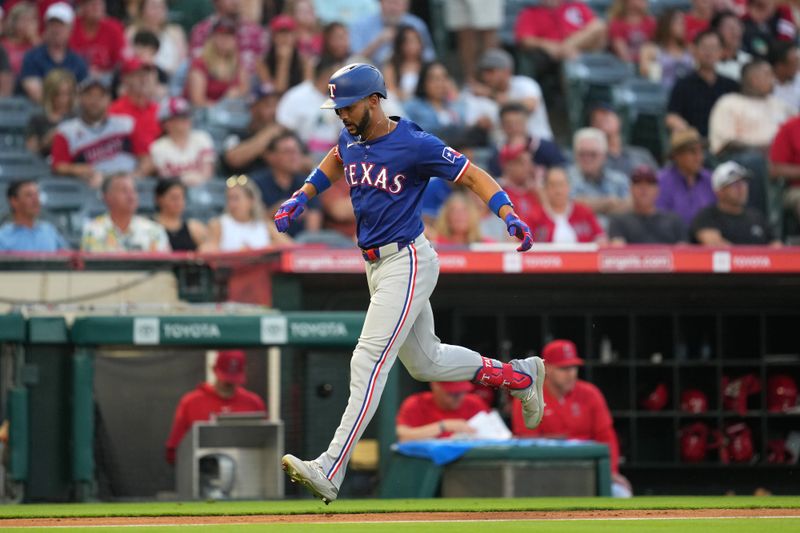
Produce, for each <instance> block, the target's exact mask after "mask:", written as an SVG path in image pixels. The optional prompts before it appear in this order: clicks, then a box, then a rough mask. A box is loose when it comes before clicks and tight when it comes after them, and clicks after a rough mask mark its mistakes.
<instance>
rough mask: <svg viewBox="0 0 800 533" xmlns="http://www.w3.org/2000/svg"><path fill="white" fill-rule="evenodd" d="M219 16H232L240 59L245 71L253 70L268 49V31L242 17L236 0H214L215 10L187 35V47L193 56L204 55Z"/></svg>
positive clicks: (250, 71)
mask: <svg viewBox="0 0 800 533" xmlns="http://www.w3.org/2000/svg"><path fill="white" fill-rule="evenodd" d="M220 20H232V21H233V28H234V32H235V35H236V44H237V46H236V48H237V50H238V53H239V63H240V64H241V66H242V69H243V70H244V71H245V72H246V73H247V74H254V73H255V71H256V64H257V63H258V62H259V61H260V60H261V58H263V57H264V53H265V52H266V51H267V35H266V32H265V31H264V29H262V28H261V26H259V25H258V24H255V23H253V22H249V21H245V20H241V4H240V2H239V0H214V14H212V15H211V16H209V17H207V18H205V19H204V20H202V21H201V22H198V23H197V24H196V25H195V26H194V28H192V33H191V36H190V37H189V49H190V52H191V55H192V56H193V57H195V58H197V57H200V56H203V55H205V48H206V44H207V42H208V41H209V40H210V38H211V34H212V33H214V30H215V28H217V24H218V23H219V21H220Z"/></svg>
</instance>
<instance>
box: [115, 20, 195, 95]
mask: <svg viewBox="0 0 800 533" xmlns="http://www.w3.org/2000/svg"><path fill="white" fill-rule="evenodd" d="M160 46H161V43H160V42H159V40H158V37H156V34H155V33H153V32H151V31H147V30H141V31H137V32H136V33H135V34H134V35H133V46H132V48H131V49H130V53H129V54H128V56H127V59H138V60H139V61H141V62H142V63H145V64H147V65H151V68H152V70H153V73H154V74H155V81H154V82H153V89H152V94H151V98H152V99H153V100H155V101H160V100H161V99H163V98H165V97H166V96H167V94H168V93H169V85H170V83H171V82H172V80H171V78H170V74H168V73H167V72H166V71H164V70H162V69H161V67H159V66H158V65H157V64H156V63H155V59H156V56H157V55H158V50H159V48H160ZM123 63H124V61H123ZM187 66H188V64H187ZM121 71H122V69H118V70H116V71H115V72H114V77H113V79H112V85H111V86H112V87H113V89H114V94H117V95H119V94H120V92H124V88H122V89H120V83H121V79H120V78H121V76H122V72H121ZM184 74H186V72H184ZM178 77H179V76H175V78H174V79H175V82H176V83H178ZM181 86H182V85H181Z"/></svg>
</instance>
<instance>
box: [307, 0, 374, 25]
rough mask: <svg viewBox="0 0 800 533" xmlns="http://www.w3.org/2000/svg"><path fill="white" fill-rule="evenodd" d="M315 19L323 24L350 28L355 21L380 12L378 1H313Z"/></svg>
mask: <svg viewBox="0 0 800 533" xmlns="http://www.w3.org/2000/svg"><path fill="white" fill-rule="evenodd" d="M314 9H315V10H316V12H317V18H318V19H319V20H320V22H322V23H323V24H332V23H334V22H339V23H341V24H344V25H345V26H350V25H352V24H353V23H354V22H356V21H357V20H359V19H361V18H363V17H365V16H367V15H375V14H376V13H378V12H379V11H380V3H379V2H378V0H314Z"/></svg>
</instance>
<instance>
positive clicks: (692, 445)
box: [681, 422, 710, 463]
mask: <svg viewBox="0 0 800 533" xmlns="http://www.w3.org/2000/svg"><path fill="white" fill-rule="evenodd" d="M709 435H710V430H709V428H708V424H705V423H704V422H695V423H694V424H691V425H689V426H686V427H684V428H683V429H681V460H682V461H683V462H685V463H699V462H702V461H703V460H704V459H705V458H706V452H707V451H708V438H709Z"/></svg>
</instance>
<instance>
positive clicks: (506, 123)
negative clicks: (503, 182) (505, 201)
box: [488, 102, 567, 205]
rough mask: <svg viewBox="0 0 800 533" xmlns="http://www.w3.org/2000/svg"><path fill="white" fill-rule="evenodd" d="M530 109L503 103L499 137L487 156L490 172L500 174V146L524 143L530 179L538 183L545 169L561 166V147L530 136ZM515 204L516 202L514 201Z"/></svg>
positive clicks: (521, 105) (563, 163)
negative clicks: (531, 169)
mask: <svg viewBox="0 0 800 533" xmlns="http://www.w3.org/2000/svg"><path fill="white" fill-rule="evenodd" d="M529 116H530V111H528V108H527V107H525V106H524V105H523V104H521V103H519V102H512V103H510V104H505V105H503V106H502V107H501V108H500V130H501V136H500V141H499V143H498V144H497V147H496V148H494V149H493V152H492V155H491V157H490V159H489V165H488V168H489V172H490V173H491V174H492V175H494V176H497V175H500V174H501V173H502V171H503V170H502V168H501V161H500V152H501V151H502V148H503V147H504V146H508V145H520V144H521V145H525V146H527V148H528V150H529V151H530V152H531V154H532V155H533V165H534V179H535V181H536V183H541V182H542V180H543V178H544V172H545V170H546V169H548V168H550V167H552V166H557V165H565V164H566V162H567V160H566V159H565V158H564V154H563V153H562V152H561V148H560V147H559V146H558V144H556V143H555V142H553V141H550V140H547V139H540V138H539V137H531V135H530V133H529V132H528V117H529ZM515 205H516V204H515Z"/></svg>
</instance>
